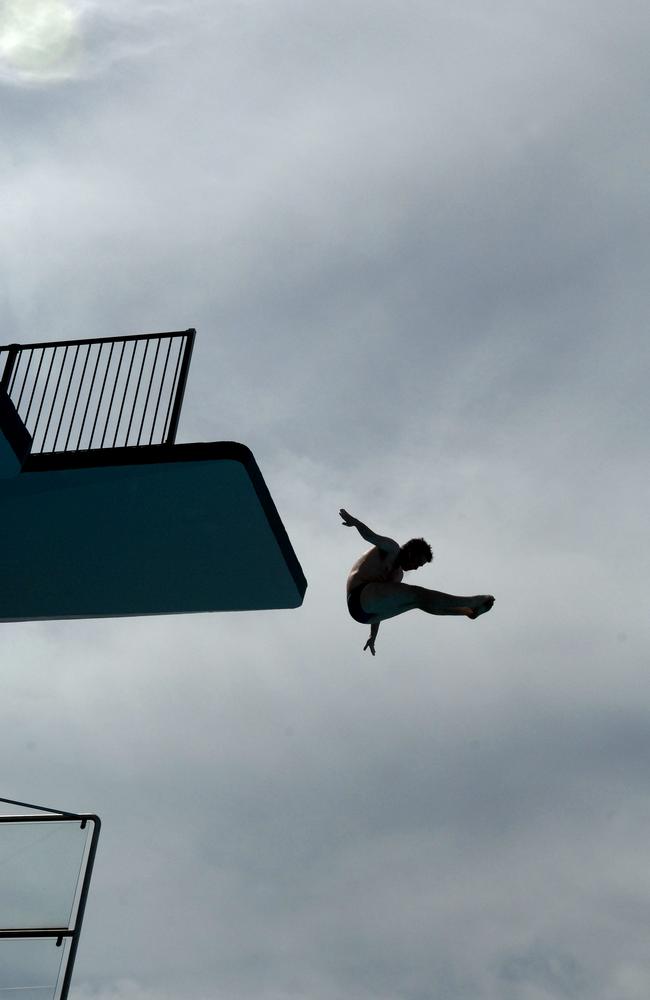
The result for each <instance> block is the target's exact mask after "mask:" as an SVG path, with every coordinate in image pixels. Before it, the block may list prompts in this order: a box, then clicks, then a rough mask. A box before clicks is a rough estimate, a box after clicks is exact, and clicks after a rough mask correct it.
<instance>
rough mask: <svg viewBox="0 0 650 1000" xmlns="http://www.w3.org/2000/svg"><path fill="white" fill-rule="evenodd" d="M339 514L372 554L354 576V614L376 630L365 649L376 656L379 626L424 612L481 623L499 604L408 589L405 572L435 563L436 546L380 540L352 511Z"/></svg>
mask: <svg viewBox="0 0 650 1000" xmlns="http://www.w3.org/2000/svg"><path fill="white" fill-rule="evenodd" d="M339 514H340V515H341V517H342V518H343V524H344V526H345V527H346V528H356V529H357V531H358V532H359V534H360V535H361V537H362V538H365V540H366V541H367V542H370V544H371V545H372V548H371V549H369V550H368V551H367V552H364V554H363V555H362V556H361V557H360V558H359V559H357V561H356V562H355V564H354V566H353V567H352V569H351V570H350V573H349V575H348V584H347V591H348V611H349V612H350V614H351V615H352V617H353V618H354V620H355V621H357V622H360V623H361V624H362V625H370V638H369V639H368V641H367V643H366V644H365V646H364V647H363V648H364V650H365V649H369V650H370V652H371V653H372V655H373V656H374V655H375V639H376V638H377V632H378V631H379V623H380V622H382V621H385V620H386V619H387V618H394V617H395V616H396V615H401V614H403V613H404V612H405V611H413V610H414V609H415V608H418V609H419V610H420V611H426V612H427V614H430V615H466V616H467V618H478V616H479V615H482V614H484V612H486V611H489V610H490V608H491V607H492V605H493V604H494V598H493V597H492V595H491V594H479V595H478V596H475V597H454V596H453V594H443V593H441V592H440V591H439V590H428V589H427V588H426V587H414V586H412V585H410V584H408V583H402V578H403V576H404V572H405V571H408V570H412V569H418V567H419V566H424V564H425V563H428V562H431V560H432V558H433V556H432V553H431V546H430V545H429V543H428V542H425V540H424V539H423V538H411V540H410V541H408V542H406V543H405V544H404V545H399V544H398V542H396V541H395V540H394V539H392V538H385V537H383V536H381V535H376V534H375V532H374V531H371V530H370V528H368V527H367V525H365V524H362V523H361V521H359V520H357V518H356V517H352V515H351V514H348V512H347V511H346V510H343V509H341V510H340V511H339Z"/></svg>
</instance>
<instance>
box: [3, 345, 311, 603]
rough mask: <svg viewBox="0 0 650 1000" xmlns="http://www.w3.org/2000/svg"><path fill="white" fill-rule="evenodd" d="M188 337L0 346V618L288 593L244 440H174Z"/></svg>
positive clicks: (297, 584)
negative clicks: (1, 570) (0, 561)
mask: <svg viewBox="0 0 650 1000" xmlns="http://www.w3.org/2000/svg"><path fill="white" fill-rule="evenodd" d="M194 338H195V331H194V330H185V331H181V332H174V333H160V334H144V335H138V336H130V337H114V338H103V339H95V340H77V341H64V342H53V343H40V344H31V345H17V344H12V345H9V346H7V347H3V348H0V371H1V372H2V375H1V377H0V516H1V518H2V524H3V539H2V551H3V567H4V573H3V576H2V580H0V621H28V620H36V619H55V618H94V617H118V616H125V615H149V614H177V613H187V612H197V611H245V610H256V609H271V608H294V607H298V606H299V605H300V604H301V603H302V600H303V598H304V594H305V590H306V587H307V581H306V580H305V577H304V574H303V572H302V569H301V567H300V564H299V562H298V559H297V558H296V555H295V553H294V551H293V548H292V546H291V543H290V541H289V538H288V536H287V533H286V531H285V528H284V526H283V524H282V521H281V520H280V517H279V515H278V512H277V510H276V507H275V504H274V503H273V500H272V498H271V495H270V493H269V491H268V489H267V487H266V484H265V482H264V479H263V477H262V474H261V472H260V470H259V468H258V466H257V463H256V462H255V459H254V457H253V455H252V453H251V452H250V451H249V449H248V448H247V447H246V446H245V445H242V444H238V443H236V442H229V441H227V442H213V443H197V444H182V445H177V444H175V439H176V431H177V428H178V423H179V419H180V414H181V408H182V404H183V396H184V393H185V386H186V383H187V376H188V372H189V367H190V360H191V356H192V350H193V345H194Z"/></svg>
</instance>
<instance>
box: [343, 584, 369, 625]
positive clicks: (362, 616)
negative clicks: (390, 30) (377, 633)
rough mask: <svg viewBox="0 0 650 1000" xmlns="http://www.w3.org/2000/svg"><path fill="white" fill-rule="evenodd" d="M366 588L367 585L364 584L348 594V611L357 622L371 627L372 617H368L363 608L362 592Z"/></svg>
mask: <svg viewBox="0 0 650 1000" xmlns="http://www.w3.org/2000/svg"><path fill="white" fill-rule="evenodd" d="M365 586H366V585H365V583H362V584H361V585H360V586H359V587H353V588H352V590H351V591H350V593H349V594H348V611H349V612H350V614H351V615H352V617H353V618H354V620H355V622H359V624H360V625H371V624H372V615H367V614H366V612H365V611H364V610H363V608H362V607H361V591H362V590H363V588H364V587H365Z"/></svg>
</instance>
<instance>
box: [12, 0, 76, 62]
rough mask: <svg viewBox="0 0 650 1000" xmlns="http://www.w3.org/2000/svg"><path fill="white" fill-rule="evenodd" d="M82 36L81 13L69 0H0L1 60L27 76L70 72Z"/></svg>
mask: <svg viewBox="0 0 650 1000" xmlns="http://www.w3.org/2000/svg"><path fill="white" fill-rule="evenodd" d="M78 40H79V30H78V16H77V13H76V11H75V10H74V9H73V7H72V6H71V5H70V4H69V3H66V2H65V0H5V2H4V3H0V61H1V62H2V63H3V64H4V68H5V69H8V70H9V71H13V73H14V74H16V73H17V74H18V75H19V76H20V77H21V78H23V79H33V80H47V79H57V78H58V79H60V78H62V77H63V78H65V77H68V76H70V74H71V73H72V72H73V69H74V66H75V64H76V56H77V52H78Z"/></svg>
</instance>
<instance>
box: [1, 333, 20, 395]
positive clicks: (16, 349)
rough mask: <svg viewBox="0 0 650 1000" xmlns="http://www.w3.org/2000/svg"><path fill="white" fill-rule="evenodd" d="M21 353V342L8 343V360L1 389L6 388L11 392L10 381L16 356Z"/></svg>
mask: <svg viewBox="0 0 650 1000" xmlns="http://www.w3.org/2000/svg"><path fill="white" fill-rule="evenodd" d="M19 353H20V344H9V345H8V347H7V360H6V361H5V367H4V371H3V373H2V378H0V389H4V391H5V392H6V393H8V392H9V382H10V381H11V376H12V374H13V370H14V365H15V364H16V358H17V357H18V354H19Z"/></svg>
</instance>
